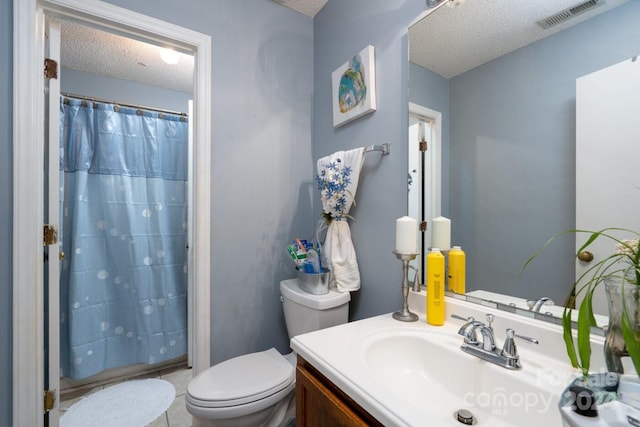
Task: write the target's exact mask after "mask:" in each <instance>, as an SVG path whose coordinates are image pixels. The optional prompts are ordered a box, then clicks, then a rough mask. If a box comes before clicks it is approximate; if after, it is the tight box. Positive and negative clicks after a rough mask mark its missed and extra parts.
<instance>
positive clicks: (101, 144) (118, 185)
mask: <svg viewBox="0 0 640 427" xmlns="http://www.w3.org/2000/svg"><path fill="white" fill-rule="evenodd" d="M187 134H188V129H187V118H186V117H185V116H184V115H175V114H169V113H162V112H158V111H152V110H148V109H142V108H133V107H125V106H118V105H116V104H111V103H103V102H94V101H87V100H84V99H76V98H73V97H63V98H62V99H61V102H60V138H61V141H60V144H61V147H60V172H61V173H60V175H61V185H60V187H61V188H60V209H61V211H60V212H61V216H62V219H61V222H62V226H61V229H60V236H61V241H62V251H63V252H64V254H65V257H64V260H63V262H62V265H61V277H60V301H61V303H60V306H61V316H60V317H61V323H60V326H61V329H60V339H61V376H64V377H68V378H72V379H82V378H87V377H91V376H93V375H96V374H98V373H100V372H103V371H105V370H108V369H112V368H117V367H122V366H127V365H133V364H140V363H143V364H156V363H160V362H164V361H168V360H172V359H175V358H178V357H180V356H182V355H185V354H186V352H187V273H188V272H187V241H188V240H187V228H188V227H187V215H188V214H187V212H188V200H187V199H188V197H187V194H188V191H187V177H188V135H187Z"/></svg>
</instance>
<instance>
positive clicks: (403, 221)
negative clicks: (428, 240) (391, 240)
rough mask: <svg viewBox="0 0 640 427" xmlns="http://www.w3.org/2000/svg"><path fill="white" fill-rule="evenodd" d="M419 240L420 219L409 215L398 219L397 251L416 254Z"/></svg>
mask: <svg viewBox="0 0 640 427" xmlns="http://www.w3.org/2000/svg"><path fill="white" fill-rule="evenodd" d="M417 240H418V221H417V220H415V219H414V218H411V217H409V216H403V217H402V218H398V219H397V220H396V252H399V253H401V254H415V253H416V247H417V243H416V242H417Z"/></svg>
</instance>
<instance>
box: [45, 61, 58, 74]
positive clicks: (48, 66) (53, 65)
mask: <svg viewBox="0 0 640 427" xmlns="http://www.w3.org/2000/svg"><path fill="white" fill-rule="evenodd" d="M44 78H45V79H57V78H58V63H57V62H56V61H54V60H53V59H49V58H45V59H44Z"/></svg>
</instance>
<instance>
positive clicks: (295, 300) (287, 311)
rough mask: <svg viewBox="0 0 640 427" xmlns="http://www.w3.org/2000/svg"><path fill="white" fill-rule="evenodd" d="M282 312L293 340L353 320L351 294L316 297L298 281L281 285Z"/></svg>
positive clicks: (331, 290)
mask: <svg viewBox="0 0 640 427" xmlns="http://www.w3.org/2000/svg"><path fill="white" fill-rule="evenodd" d="M280 294H281V295H282V309H283V311H284V319H285V322H286V324H287V332H288V334H289V339H291V338H293V337H295V336H296V335H301V334H306V333H307V332H312V331H317V330H320V329H324V328H328V327H330V326H336V325H340V324H343V323H347V321H348V320H349V301H350V300H351V295H350V294H349V292H338V291H337V290H335V289H333V288H331V289H329V293H327V294H324V295H314V294H310V293H308V292H305V291H303V290H302V289H300V287H299V286H298V280H297V279H288V280H283V281H282V282H280Z"/></svg>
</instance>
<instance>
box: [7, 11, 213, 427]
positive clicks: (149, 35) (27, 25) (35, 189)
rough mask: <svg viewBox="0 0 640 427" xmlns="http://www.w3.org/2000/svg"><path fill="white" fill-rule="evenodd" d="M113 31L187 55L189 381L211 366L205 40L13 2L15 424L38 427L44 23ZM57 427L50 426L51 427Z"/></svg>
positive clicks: (156, 25)
mask: <svg viewBox="0 0 640 427" xmlns="http://www.w3.org/2000/svg"><path fill="white" fill-rule="evenodd" d="M45 13H46V14H48V15H49V14H50V15H52V16H58V17H63V18H68V19H73V20H76V21H81V22H86V23H90V24H91V25H93V26H98V27H103V28H105V29H112V30H115V31H118V32H120V33H122V34H126V35H130V36H133V37H135V38H137V39H139V40H144V41H149V42H156V43H157V42H161V43H163V44H165V45H167V44H168V45H171V46H174V47H177V48H181V49H184V50H186V51H189V52H191V53H193V55H194V57H195V73H194V75H195V81H194V91H193V93H194V136H195V138H194V147H193V153H194V156H193V177H194V182H193V210H194V214H193V218H194V221H193V222H194V223H193V240H192V241H191V242H189V248H190V249H191V250H192V253H191V255H192V259H193V264H192V265H193V269H192V271H189V274H190V275H192V277H193V283H194V284H195V286H194V293H195V295H194V301H195V304H194V310H195V313H194V318H195V322H194V323H195V324H194V331H193V336H194V342H195V354H194V358H193V359H194V360H193V371H194V375H195V374H197V373H199V372H201V371H203V370H204V369H206V368H208V367H209V366H210V355H209V354H210V340H211V334H210V314H209V305H210V287H211V278H210V277H211V272H210V259H211V256H210V255H211V231H210V224H209V223H210V219H211V195H210V194H211V193H210V184H211V38H210V36H208V35H206V34H202V33H198V32H195V31H192V30H189V29H186V28H183V27H179V26H177V25H173V24H170V23H167V22H164V21H160V20H158V19H155V18H151V17H148V16H145V15H142V14H139V13H135V12H132V11H130V10H127V9H123V8H120V7H116V6H113V5H110V4H107V3H103V2H100V1H98V0H14V1H13V15H14V16H13V25H14V36H13V38H14V42H13V55H14V58H13V111H14V115H13V117H14V119H13V168H14V172H13V174H14V176H13V180H14V182H13V194H14V199H13V409H12V410H13V416H12V420H13V421H12V422H13V425H14V426H34V427H41V426H43V424H44V417H43V415H42V414H43V409H42V408H43V393H42V391H43V387H44V362H45V361H44V304H43V285H44V279H43V270H44V269H43V250H42V224H43V210H44V191H43V188H44V179H45V177H44V170H43V165H44V163H43V162H44V84H43V79H42V66H43V64H42V58H43V56H44V55H43V53H44V42H43V41H44V15H45ZM54 427H55V426H54Z"/></svg>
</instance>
